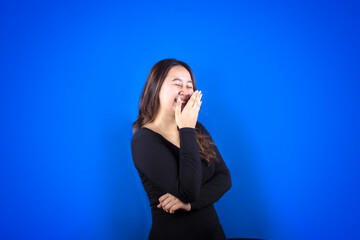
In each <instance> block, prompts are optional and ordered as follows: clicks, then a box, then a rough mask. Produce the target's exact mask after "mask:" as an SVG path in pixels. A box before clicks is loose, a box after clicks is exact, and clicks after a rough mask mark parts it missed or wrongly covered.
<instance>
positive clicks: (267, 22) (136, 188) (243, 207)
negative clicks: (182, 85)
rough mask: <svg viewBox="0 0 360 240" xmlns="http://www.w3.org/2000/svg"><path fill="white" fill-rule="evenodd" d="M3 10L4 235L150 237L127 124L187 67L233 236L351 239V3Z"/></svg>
mask: <svg viewBox="0 0 360 240" xmlns="http://www.w3.org/2000/svg"><path fill="white" fill-rule="evenodd" d="M0 9H1V13H0V31H1V39H0V41H1V47H0V51H1V52H0V56H1V57H0V59H1V60H0V61H1V62H0V70H1V71H0V79H1V81H0V82H1V83H0V84H1V85H0V101H1V105H0V107H1V109H0V110H1V119H0V131H1V134H0V140H1V150H0V158H1V161H0V180H1V186H0V187H1V191H0V192H1V193H0V194H1V198H0V201H1V205H0V211H1V212H0V221H1V222H0V230H1V231H0V239H105V240H111V239H146V237H147V234H148V231H149V229H150V224H151V215H150V208H149V203H148V199H147V196H146V194H145V191H144V190H143V187H142V185H141V182H140V178H139V176H138V174H137V172H136V169H135V168H134V165H133V162H132V157H131V151H130V141H131V137H132V131H131V123H132V122H133V121H135V120H136V118H137V107H138V99H139V97H140V93H141V89H142V87H143V85H144V83H145V80H146V77H147V75H148V73H149V71H150V69H151V67H152V66H153V65H154V64H155V63H156V62H157V61H159V60H162V59H164V58H170V57H174V58H176V59H179V60H182V61H185V62H186V63H188V64H189V65H190V66H191V67H192V69H193V71H194V74H195V78H196V80H197V86H198V89H199V90H202V91H203V94H204V95H203V104H202V108H201V112H200V115H199V121H200V122H202V123H203V124H204V126H205V127H206V128H207V129H208V131H209V132H210V134H211V135H212V136H213V138H214V140H215V143H216V144H217V146H218V148H219V150H220V152H221V154H222V156H223V158H224V160H225V161H226V163H227V165H228V167H229V169H230V172H231V174H232V181H233V185H232V188H231V189H230V191H229V192H227V193H226V194H225V195H224V196H223V197H222V198H221V199H220V201H219V202H217V203H216V204H215V207H216V209H217V211H218V215H219V217H220V221H221V223H222V225H223V228H224V231H225V233H226V235H227V237H228V238H230V237H253V238H265V239H268V240H288V239H292V240H297V239H299V240H303V239H360V230H359V214H360V209H359V202H360V192H359V159H360V147H359V146H360V137H359V136H360V129H359V122H360V114H359V109H360V108H359V107H360V106H359V105H360V99H359V98H360V97H359V90H360V87H359V86H360V84H359V79H360V70H359V69H360V68H359V63H360V46H359V43H360V28H359V22H360V21H359V18H360V17H359V13H360V11H359V10H360V8H359V4H357V3H356V1H353V2H346V1H206V2H196V1H195V2H193V1H163V2H158V1H133V2H131V3H128V2H127V1H113V2H111V1H83V2H73V1H68V2H64V1H59V2H55V1H54V2H50V1H44V2H40V1H23V2H16V1H12V2H11V3H10V1H8V2H4V1H3V2H1V7H0Z"/></svg>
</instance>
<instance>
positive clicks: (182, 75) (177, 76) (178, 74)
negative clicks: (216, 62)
mask: <svg viewBox="0 0 360 240" xmlns="http://www.w3.org/2000/svg"><path fill="white" fill-rule="evenodd" d="M166 78H167V80H168V81H170V82H172V81H176V80H177V81H183V82H191V76H190V73H189V71H188V70H187V69H186V68H184V67H182V66H175V67H172V68H171V69H170V71H169V73H168V75H167V77H166Z"/></svg>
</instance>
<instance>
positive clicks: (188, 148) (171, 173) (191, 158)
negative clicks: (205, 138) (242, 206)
mask: <svg viewBox="0 0 360 240" xmlns="http://www.w3.org/2000/svg"><path fill="white" fill-rule="evenodd" d="M179 134H180V156H179V163H177V161H176V160H175V159H174V155H173V152H172V151H170V150H169V149H168V147H167V146H166V145H165V144H164V142H163V141H162V140H161V139H160V138H157V137H154V136H153V135H146V134H144V135H141V136H138V137H137V138H136V139H134V141H133V142H132V144H131V150H132V156H133V161H134V164H135V167H136V168H137V169H138V170H139V171H141V172H142V173H143V174H145V176H146V177H148V178H149V179H150V181H151V182H153V183H154V184H155V185H156V186H157V187H159V188H160V189H162V190H163V191H164V192H165V193H170V194H172V195H174V196H175V197H177V198H179V199H180V200H181V201H183V202H185V203H189V202H193V201H196V200H197V199H198V198H199V196H200V187H201V179H202V167H201V160H200V154H199V149H198V144H197V142H196V134H195V129H194V128H190V127H184V128H180V129H179Z"/></svg>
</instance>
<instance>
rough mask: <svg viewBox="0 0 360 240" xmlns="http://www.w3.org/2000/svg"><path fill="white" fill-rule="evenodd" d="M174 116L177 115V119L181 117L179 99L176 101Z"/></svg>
mask: <svg viewBox="0 0 360 240" xmlns="http://www.w3.org/2000/svg"><path fill="white" fill-rule="evenodd" d="M175 114H176V115H177V117H179V116H180V115H181V99H180V98H178V99H177V100H176V107H175Z"/></svg>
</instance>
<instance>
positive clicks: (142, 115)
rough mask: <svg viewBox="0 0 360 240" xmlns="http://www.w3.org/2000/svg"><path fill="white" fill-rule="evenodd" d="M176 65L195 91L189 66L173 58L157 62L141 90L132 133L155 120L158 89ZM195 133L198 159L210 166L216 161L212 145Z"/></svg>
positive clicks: (158, 100)
mask: <svg viewBox="0 0 360 240" xmlns="http://www.w3.org/2000/svg"><path fill="white" fill-rule="evenodd" d="M178 65H180V66H183V67H185V68H186V69H187V70H188V71H189V73H190V76H191V81H192V84H193V88H194V91H195V90H196V84H195V78H194V74H193V72H192V70H191V68H190V66H189V65H187V64H186V63H184V62H182V61H179V60H176V59H174V58H167V59H163V60H161V61H159V62H157V63H156V64H155V65H154V66H153V67H152V68H151V70H150V73H149V75H148V77H147V79H146V83H145V86H144V88H143V90H142V93H141V97H140V101H139V115H138V119H137V120H136V121H135V122H134V123H133V124H132V128H133V133H135V132H136V131H137V130H139V129H140V128H141V127H142V126H144V125H145V124H146V123H151V122H152V121H154V120H155V117H156V114H157V112H158V110H159V108H160V99H159V93H160V88H161V86H162V84H163V83H164V80H165V78H166V76H167V74H168V72H169V71H170V69H171V68H172V67H174V66H178ZM195 131H196V140H197V143H198V146H199V152H200V157H201V158H202V159H204V160H205V161H206V163H207V164H208V165H210V163H211V161H212V160H216V153H215V151H214V150H213V148H212V147H211V145H214V143H213V142H212V141H211V140H210V139H209V138H208V137H207V136H206V135H205V134H203V133H201V132H200V130H199V129H197V128H195Z"/></svg>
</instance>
